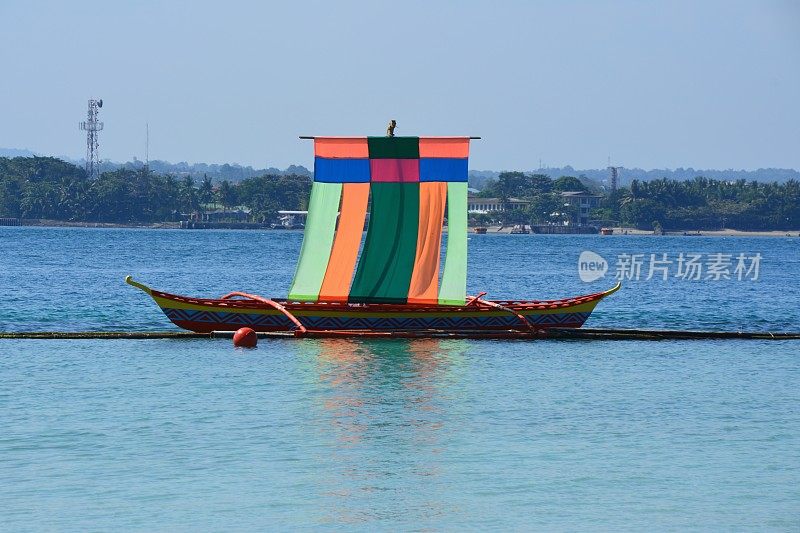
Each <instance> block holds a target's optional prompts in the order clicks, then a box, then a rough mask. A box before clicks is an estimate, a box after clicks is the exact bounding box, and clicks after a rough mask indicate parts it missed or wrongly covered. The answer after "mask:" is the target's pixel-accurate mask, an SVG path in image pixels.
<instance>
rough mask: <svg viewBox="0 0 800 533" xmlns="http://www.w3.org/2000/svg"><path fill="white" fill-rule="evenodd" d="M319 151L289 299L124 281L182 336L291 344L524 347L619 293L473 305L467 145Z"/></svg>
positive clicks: (357, 142)
mask: <svg viewBox="0 0 800 533" xmlns="http://www.w3.org/2000/svg"><path fill="white" fill-rule="evenodd" d="M313 139H314V155H315V159H314V183H313V185H312V189H311V198H310V201H309V209H308V218H307V222H306V226H305V233H304V236H303V244H302V247H301V251H300V259H299V261H298V264H297V269H296V271H295V276H294V280H293V282H292V286H291V288H290V290H289V295H288V298H286V299H275V300H273V299H269V298H264V297H261V296H258V295H253V294H247V293H243V292H231V293H228V294H226V295H224V296H222V297H220V298H215V299H210V298H193V297H188V296H179V295H176V294H170V293H167V292H162V291H158V290H155V289H151V288H150V287H148V286H146V285H144V284H142V283H139V282H137V281H134V280H133V279H132V278H131V277H130V276H128V277H127V278H126V279H125V281H126V282H127V283H128V284H130V285H132V286H134V287H137V288H139V289H141V290H143V291H144V292H146V293H147V294H148V295H150V296H151V297H152V298H153V300H154V301H155V302H156V304H157V305H158V306H159V307H160V308H161V310H162V311H163V312H164V314H166V315H167V317H168V318H169V319H170V320H171V321H172V322H173V323H174V324H175V325H177V326H178V327H180V328H183V329H188V330H190V331H194V332H198V333H207V332H212V331H235V330H237V329H239V328H242V327H250V328H252V329H253V330H255V331H257V332H287V333H288V332H291V333H293V334H294V335H295V336H366V335H378V336H399V337H403V336H409V337H418V336H442V335H444V336H464V337H528V336H533V335H541V334H543V333H546V331H547V330H548V329H550V328H579V327H581V326H582V325H583V323H584V322H586V320H587V319H588V318H589V315H590V314H591V312H592V311H593V310H594V308H595V306H596V305H597V304H598V303H599V302H600V300H602V299H603V298H605V297H606V296H608V295H609V294H611V293H613V292H615V291H617V290H618V289H619V287H620V286H619V284H617V285H616V286H615V287H613V288H611V289H610V290H607V291H605V292H599V293H594V294H587V295H583V296H577V297H574V298H566V299H562V300H544V301H542V300H503V301H490V300H485V299H483V298H482V297H483V296H484V295H485V294H486V293H480V294H478V295H476V296H467V294H466V280H467V172H468V171H467V169H468V158H469V145H470V137H393V136H391V137H390V136H387V137H313ZM367 212H369V223H368V224H367V235H366V238H365V239H364V243H363V247H362V246H361V241H362V236H363V231H364V226H365V221H366V217H367ZM445 213H446V214H447V217H446V218H447V228H448V231H447V234H448V238H447V244H446V247H445V260H444V265H443V268H441V271H442V272H441V276H440V257H441V248H442V229H443V226H444V220H445ZM359 251H360V253H359ZM440 278H441V279H440Z"/></svg>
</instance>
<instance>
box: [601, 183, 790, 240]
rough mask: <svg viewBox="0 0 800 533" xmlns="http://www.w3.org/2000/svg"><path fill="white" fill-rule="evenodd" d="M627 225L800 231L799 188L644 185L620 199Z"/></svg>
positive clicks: (635, 186) (626, 191)
mask: <svg viewBox="0 0 800 533" xmlns="http://www.w3.org/2000/svg"><path fill="white" fill-rule="evenodd" d="M616 205H617V206H619V214H620V218H621V220H622V222H624V223H627V224H633V225H635V226H636V227H638V228H641V229H650V228H652V226H653V222H654V221H658V222H659V223H660V224H661V226H662V227H663V228H664V229H665V230H687V229H720V228H722V227H727V228H732V229H739V230H744V231H757V230H786V229H797V228H800V182H798V181H796V180H788V181H786V182H785V183H782V184H778V183H759V182H755V181H751V182H746V181H744V180H739V181H719V180H709V179H706V178H703V177H698V178H695V179H693V180H690V181H672V180H667V179H660V180H654V181H649V182H640V181H638V180H634V181H633V182H632V183H631V186H630V188H628V189H623V190H621V191H619V193H618V202H617V204H616Z"/></svg>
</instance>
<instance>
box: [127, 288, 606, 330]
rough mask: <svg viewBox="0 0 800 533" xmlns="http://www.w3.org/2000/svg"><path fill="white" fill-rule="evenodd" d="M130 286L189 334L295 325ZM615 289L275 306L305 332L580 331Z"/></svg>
mask: <svg viewBox="0 0 800 533" xmlns="http://www.w3.org/2000/svg"><path fill="white" fill-rule="evenodd" d="M134 283H135V282H134ZM134 283H131V284H134ZM135 284H136V286H139V288H142V290H145V291H146V292H148V294H150V296H151V297H152V298H153V300H154V301H155V302H156V304H157V305H158V306H159V307H160V308H161V310H162V311H163V312H164V314H165V315H166V316H167V318H169V320H170V321H172V322H173V323H174V324H175V325H176V326H178V327H180V328H183V329H186V330H189V331H194V332H197V333H207V332H211V331H236V330H237V329H239V328H242V327H249V328H252V329H253V330H255V331H257V332H275V331H293V330H295V329H296V327H297V326H296V323H293V321H292V320H291V319H290V318H289V316H288V315H287V313H284V312H283V311H281V310H279V309H277V308H276V307H274V306H272V305H268V304H266V303H264V302H259V301H253V300H249V299H246V300H238V299H229V298H228V299H222V298H220V299H207V298H192V297H187V296H179V295H175V294H170V293H166V292H162V291H157V290H154V289H150V288H148V287H145V286H143V285H141V284H138V283H135ZM617 289H618V286H617V287H614V288H613V289H611V290H609V291H606V292H602V293H595V294H589V295H584V296H578V297H575V298H569V299H564V300H548V301H536V300H519V301H493V302H483V303H482V301H480V300H476V301H474V302H472V303H471V304H469V305H465V306H460V307H459V306H452V307H450V306H447V307H445V306H426V305H396V304H347V303H327V302H315V303H302V302H286V301H277V304H279V305H280V306H282V307H284V308H285V310H286V311H288V314H290V315H292V316H294V317H295V318H296V319H297V320H298V321H299V322H300V323H301V324H302V325H303V326H304V327H305V328H307V329H308V330H309V331H379V332H397V331H432V330H436V331H443V332H465V331H486V332H491V331H508V330H521V329H527V330H531V329H534V330H545V329H548V328H579V327H581V326H582V325H583V324H584V322H586V320H587V319H588V318H589V316H590V315H591V313H592V311H593V310H594V308H595V306H596V305H597V304H598V303H599V302H600V300H602V299H603V298H604V297H606V296H607V295H609V294H611V293H612V292H614V291H616V290H617ZM273 303H275V302H273ZM523 320H524V322H523Z"/></svg>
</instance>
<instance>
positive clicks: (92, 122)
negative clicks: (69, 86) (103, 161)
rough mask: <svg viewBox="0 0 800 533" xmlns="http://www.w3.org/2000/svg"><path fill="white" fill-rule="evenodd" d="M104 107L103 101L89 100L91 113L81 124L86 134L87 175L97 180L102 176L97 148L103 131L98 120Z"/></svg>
mask: <svg viewBox="0 0 800 533" xmlns="http://www.w3.org/2000/svg"><path fill="white" fill-rule="evenodd" d="M101 107H103V100H102V99H99V100H94V99H91V100H89V111H88V113H87V115H86V122H81V123H80V129H81V131H85V132H86V174H87V175H88V176H89V179H96V178H97V177H98V176H99V175H100V154H99V152H98V151H97V148H98V147H99V146H100V143H99V142H98V139H97V136H98V132H100V130H102V129H103V123H102V122H100V121H99V120H97V114H98V110H99V109H100V108H101Z"/></svg>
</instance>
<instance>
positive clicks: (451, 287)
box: [439, 182, 467, 305]
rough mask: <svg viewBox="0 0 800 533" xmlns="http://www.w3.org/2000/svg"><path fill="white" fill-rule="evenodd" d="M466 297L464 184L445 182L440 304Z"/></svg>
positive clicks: (458, 301) (456, 302) (458, 300)
mask: <svg viewBox="0 0 800 533" xmlns="http://www.w3.org/2000/svg"><path fill="white" fill-rule="evenodd" d="M466 299H467V184H466V183H463V182H460V183H459V182H450V183H448V184H447V252H446V255H445V260H444V271H443V273H442V284H441V285H440V287H439V305H464V303H465V302H466Z"/></svg>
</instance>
